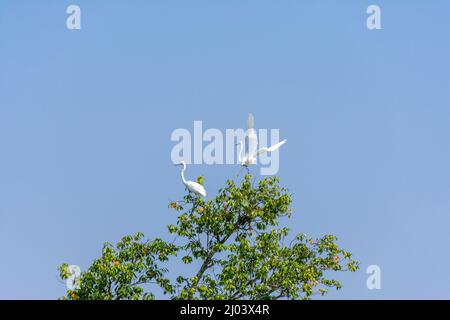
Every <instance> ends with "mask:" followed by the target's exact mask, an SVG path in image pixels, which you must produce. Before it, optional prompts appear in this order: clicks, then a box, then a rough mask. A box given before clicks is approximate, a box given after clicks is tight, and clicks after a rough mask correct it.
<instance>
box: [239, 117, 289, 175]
mask: <svg viewBox="0 0 450 320" xmlns="http://www.w3.org/2000/svg"><path fill="white" fill-rule="evenodd" d="M254 127H255V119H254V118H253V115H252V114H249V115H248V120H247V132H246V134H245V142H246V145H245V154H243V151H244V145H243V142H242V141H239V142H238V143H237V145H239V147H240V148H239V154H238V160H239V162H240V163H241V165H242V166H244V167H246V168H248V167H249V166H250V165H253V164H256V162H257V157H258V156H259V155H261V154H263V153H266V152H273V151H275V150H277V149H279V148H280V147H281V146H282V145H283V144H285V143H286V141H287V140H283V141H281V142H278V143H277V144H275V145H273V146H271V147H264V148H261V149H259V150H258V136H257V135H256V130H255V128H254Z"/></svg>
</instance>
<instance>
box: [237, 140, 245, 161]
mask: <svg viewBox="0 0 450 320" xmlns="http://www.w3.org/2000/svg"><path fill="white" fill-rule="evenodd" d="M243 150H244V146H243V144H242V142H240V143H239V154H238V160H239V162H241V163H242V151H243Z"/></svg>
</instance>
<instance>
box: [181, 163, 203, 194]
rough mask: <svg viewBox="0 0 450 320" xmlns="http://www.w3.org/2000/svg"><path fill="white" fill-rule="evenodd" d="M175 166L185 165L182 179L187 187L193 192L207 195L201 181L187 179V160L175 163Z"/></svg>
mask: <svg viewBox="0 0 450 320" xmlns="http://www.w3.org/2000/svg"><path fill="white" fill-rule="evenodd" d="M175 166H183V170H181V180H182V181H183V184H184V185H185V186H186V189H188V190H189V192H193V193H195V194H197V195H200V196H202V197H206V190H205V188H204V187H203V186H202V185H201V184H200V183H197V182H194V181H187V180H186V179H185V178H184V172H185V171H186V162H184V161H181V162H180V163H178V164H175Z"/></svg>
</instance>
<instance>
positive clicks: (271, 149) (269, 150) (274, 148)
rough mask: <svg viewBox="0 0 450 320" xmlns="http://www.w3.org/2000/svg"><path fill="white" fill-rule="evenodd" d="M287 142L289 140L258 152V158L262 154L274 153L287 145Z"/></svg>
mask: <svg viewBox="0 0 450 320" xmlns="http://www.w3.org/2000/svg"><path fill="white" fill-rule="evenodd" d="M286 142H287V140H283V141H281V142H278V143H277V144H275V145H273V146H271V147H270V148H267V147H265V148H261V149H259V150H258V156H259V155H260V154H263V153H265V152H273V151H275V150H277V149H278V148H280V147H281V146H282V145H283V144H285V143H286Z"/></svg>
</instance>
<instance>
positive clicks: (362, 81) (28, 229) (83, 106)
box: [0, 0, 450, 299]
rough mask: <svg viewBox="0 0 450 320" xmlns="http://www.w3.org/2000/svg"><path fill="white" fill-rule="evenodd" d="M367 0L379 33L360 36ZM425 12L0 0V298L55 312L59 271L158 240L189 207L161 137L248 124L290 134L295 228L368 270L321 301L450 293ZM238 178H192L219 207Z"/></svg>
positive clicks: (384, 5) (439, 105) (394, 4)
mask: <svg viewBox="0 0 450 320" xmlns="http://www.w3.org/2000/svg"><path fill="white" fill-rule="evenodd" d="M72 3H75V4H78V5H79V6H80V7H81V10H82V30H79V31H69V30H67V29H66V26H65V23H66V17H67V14H66V13H65V10H66V7H67V6H68V5H69V4H72ZM372 3H376V4H378V5H380V6H381V10H382V27H383V29H382V30H378V31H369V30H368V29H367V28H366V17H367V14H366V8H367V6H368V5H369V4H372ZM427 3H428V2H427V1H406V0H404V1H294V0H283V1H261V0H253V1H250V0H247V1H240V0H239V1H238V0H234V1H230V0H227V1H225V0H221V1H218V0H216V1H206V0H205V1H195V0H192V1H114V0H110V1H106V0H105V1H81V0H77V1H12V0H11V1H5V0H2V1H1V3H0V298H20V299H22V298H37V299H53V298H57V297H59V296H61V295H62V294H63V293H64V291H65V286H64V284H62V283H60V282H59V281H58V272H57V266H58V265H59V264H60V263H62V262H69V263H72V264H78V265H80V267H81V268H82V269H85V268H87V267H88V266H89V265H90V263H91V262H92V260H93V259H94V258H96V257H98V256H99V255H100V250H101V246H102V243H103V242H104V241H111V242H116V241H117V240H119V239H120V238H121V237H122V236H123V235H126V234H129V233H134V232H137V231H142V232H144V233H145V235H146V236H147V237H149V238H153V237H155V236H164V237H165V236H166V229H165V226H166V225H167V224H168V223H171V222H173V221H174V220H175V216H174V214H173V213H172V212H171V211H169V210H168V209H167V203H168V201H170V200H173V199H179V198H180V197H181V196H182V195H183V194H184V189H183V187H182V185H181V183H180V180H179V169H178V168H174V167H173V166H172V164H171V161H170V151H171V148H172V147H173V145H174V143H172V142H171V141H170V134H171V132H172V131H173V130H174V129H176V128H188V129H191V128H192V126H193V121H194V120H203V122H204V126H205V127H207V128H219V129H226V128H237V127H242V126H244V125H245V119H246V116H247V113H248V112H253V113H254V115H255V118H256V123H257V126H258V127H259V128H279V129H280V130H281V137H282V138H287V139H288V143H287V144H286V145H285V146H283V148H282V150H281V153H280V156H281V165H280V172H279V177H280V179H281V182H282V184H283V185H284V186H286V187H288V188H290V190H291V191H292V192H293V193H294V194H295V195H294V197H295V202H294V205H293V209H294V210H295V214H294V217H293V219H292V220H291V221H286V223H287V224H288V225H289V226H290V227H291V228H292V230H293V232H306V233H307V234H309V235H311V236H321V235H323V234H326V233H333V234H336V235H337V236H338V237H339V238H340V244H341V245H342V246H344V247H345V248H348V249H350V250H351V251H352V252H353V253H354V255H355V257H356V258H357V259H359V260H360V261H361V267H362V269H361V271H360V272H358V273H357V274H350V275H339V278H340V279H342V280H343V283H344V289H343V290H342V291H341V292H338V293H333V294H330V295H329V298H352V299H353V298H354V299H380V298H388V299H389V298H450V273H449V271H448V265H449V264H450V251H449V249H448V246H449V243H450V233H449V232H448V228H449V225H450V216H449V215H450V139H449V137H450V125H449V124H450V122H449V121H450V90H449V85H450V58H449V57H450V40H449V30H450V20H449V19H448V17H449V12H450V3H449V2H448V1H443V0H442V1H437V0H436V1H433V3H432V4H431V3H428V4H427ZM237 171H238V168H237V167H236V166H190V167H189V169H188V172H187V175H188V177H190V178H194V177H195V176H197V175H199V174H204V175H205V176H206V186H207V188H208V191H209V193H210V194H214V193H215V191H217V189H218V188H220V187H221V186H223V184H224V182H225V180H226V179H227V178H229V177H231V176H233V175H235V174H236V173H237ZM254 171H256V170H254ZM372 264H376V265H379V266H380V267H381V270H382V290H380V291H369V290H368V289H367V288H366V278H367V276H366V274H365V269H366V267H367V266H368V265H372ZM183 268H184V267H183V266H181V265H174V266H173V271H174V272H175V273H177V272H180V271H181V270H182V269H183Z"/></svg>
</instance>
